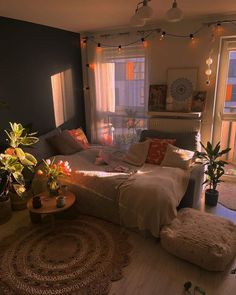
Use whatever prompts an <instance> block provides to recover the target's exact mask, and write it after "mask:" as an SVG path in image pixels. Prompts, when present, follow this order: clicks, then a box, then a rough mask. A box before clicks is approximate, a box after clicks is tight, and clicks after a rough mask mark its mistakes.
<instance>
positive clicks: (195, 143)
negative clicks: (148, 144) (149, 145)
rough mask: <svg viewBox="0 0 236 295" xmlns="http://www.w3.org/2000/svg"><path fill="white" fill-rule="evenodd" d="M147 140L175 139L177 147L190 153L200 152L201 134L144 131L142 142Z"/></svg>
mask: <svg viewBox="0 0 236 295" xmlns="http://www.w3.org/2000/svg"><path fill="white" fill-rule="evenodd" d="M146 138H162V139H163V138H175V139H176V146H177V147H179V148H181V149H187V150H190V151H196V150H200V148H201V147H200V133H199V132H197V131H196V132H182V133H173V132H163V131H157V130H143V131H142V133H141V136H140V141H144V140H145V139H146Z"/></svg>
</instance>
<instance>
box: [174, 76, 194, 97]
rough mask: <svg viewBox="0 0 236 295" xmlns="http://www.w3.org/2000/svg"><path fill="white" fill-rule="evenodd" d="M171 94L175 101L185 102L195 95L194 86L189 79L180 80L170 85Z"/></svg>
mask: <svg viewBox="0 0 236 295" xmlns="http://www.w3.org/2000/svg"><path fill="white" fill-rule="evenodd" d="M170 93H171V96H172V97H173V100H175V101H179V102H182V101H185V100H186V99H188V98H190V97H191V95H192V93H193V84H192V82H191V81H190V80H189V79H186V78H178V79H176V80H174V81H173V82H172V84H171V85H170Z"/></svg>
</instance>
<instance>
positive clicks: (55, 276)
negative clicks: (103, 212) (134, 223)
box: [0, 216, 130, 295]
mask: <svg viewBox="0 0 236 295" xmlns="http://www.w3.org/2000/svg"><path fill="white" fill-rule="evenodd" d="M129 250H130V245H129V243H128V242H127V234H126V233H124V232H123V231H122V229H121V227H119V226H115V225H113V224H111V223H108V222H105V221H102V220H99V219H96V218H92V217H88V216H80V217H79V218H78V219H76V220H66V221H61V220H60V221H57V223H56V228H55V230H54V231H52V230H51V228H50V224H40V225H37V226H32V227H31V228H24V229H21V230H18V232H17V233H16V234H14V235H13V236H11V237H8V238H6V239H4V240H3V241H2V242H1V243H0V294H7V295H10V294H17V295H20V294H22V295H23V294H24V295H28V294H32V295H35V294H40V295H44V294H45V295H46V294H47V295H50V294H61V295H69V294H70V295H72V294H76V295H80V294H83V295H85V294H86V295H87V294H89V295H90V294H107V293H108V292H109V289H110V287H111V282H112V281H114V280H119V279H121V277H122V268H123V267H124V266H126V265H127V264H128V262H129V256H128V253H129Z"/></svg>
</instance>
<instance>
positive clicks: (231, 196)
mask: <svg viewBox="0 0 236 295" xmlns="http://www.w3.org/2000/svg"><path fill="white" fill-rule="evenodd" d="M217 190H218V191H219V203H221V204H222V205H223V206H225V207H227V208H229V209H231V210H234V211H236V182H228V181H225V182H221V183H220V185H219V186H218V187H217Z"/></svg>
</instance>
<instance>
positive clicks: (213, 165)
mask: <svg viewBox="0 0 236 295" xmlns="http://www.w3.org/2000/svg"><path fill="white" fill-rule="evenodd" d="M201 146H202V148H203V149H204V151H203V152H198V151H197V152H196V156H197V157H198V158H199V159H202V160H203V162H204V165H206V171H205V174H206V180H205V181H204V182H203V184H207V185H208V186H209V188H208V189H207V190H206V191H205V204H206V205H209V206H216V205H217V202H218V197H219V192H218V191H217V189H216V188H217V185H218V183H220V182H222V180H221V177H222V176H223V175H224V173H225V171H224V166H225V165H227V164H228V163H227V162H225V161H223V160H222V156H223V155H226V154H227V153H228V152H229V151H230V150H231V148H226V149H224V150H220V142H218V143H217V145H216V146H215V147H213V146H212V144H211V143H210V142H209V141H208V142H207V145H206V146H204V145H203V144H202V143H201Z"/></svg>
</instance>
